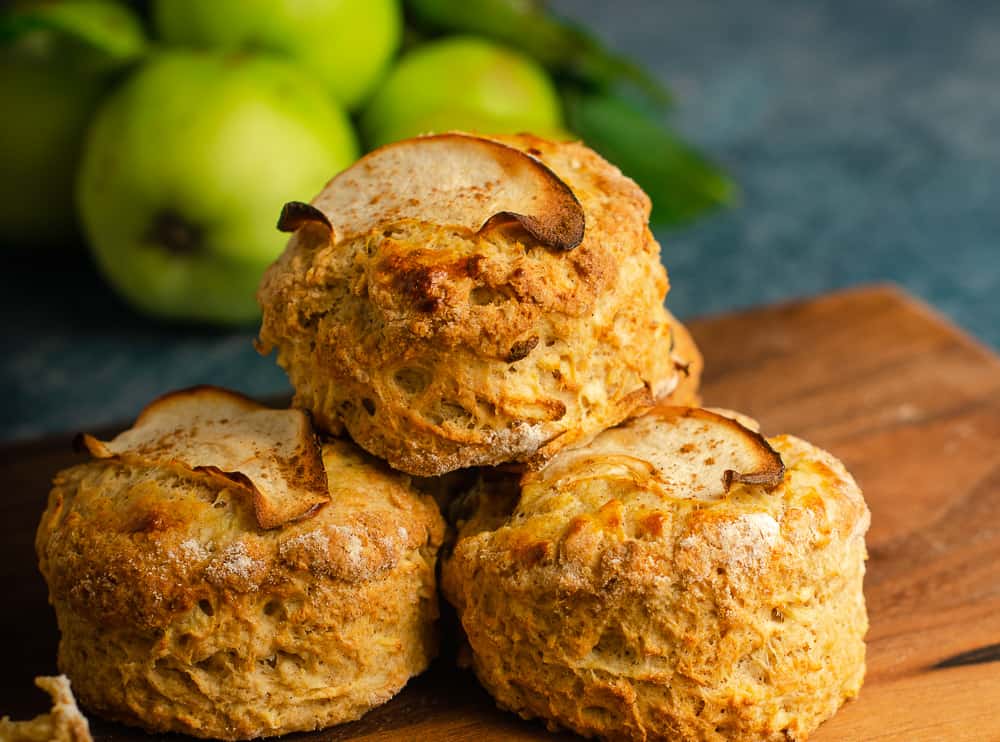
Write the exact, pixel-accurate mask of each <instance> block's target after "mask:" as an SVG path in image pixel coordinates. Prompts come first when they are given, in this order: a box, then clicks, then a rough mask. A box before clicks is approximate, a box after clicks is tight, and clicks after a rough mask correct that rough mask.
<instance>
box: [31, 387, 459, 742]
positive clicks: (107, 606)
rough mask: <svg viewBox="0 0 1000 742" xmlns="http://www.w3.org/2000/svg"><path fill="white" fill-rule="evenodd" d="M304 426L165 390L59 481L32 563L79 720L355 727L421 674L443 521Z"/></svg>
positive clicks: (344, 448)
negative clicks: (88, 714)
mask: <svg viewBox="0 0 1000 742" xmlns="http://www.w3.org/2000/svg"><path fill="white" fill-rule="evenodd" d="M303 420H305V421H306V422H308V417H307V415H306V414H305V413H303V412H302V411H299V410H271V409H268V408H263V407H261V406H260V405H257V404H256V403H254V402H252V401H250V400H247V399H245V398H242V397H239V396H237V395H233V394H231V393H226V392H222V391H220V390H213V389H205V388H202V389H196V390H189V391H186V392H179V393H175V394H173V395H169V396H168V397H165V398H163V399H161V400H158V401H157V402H155V403H153V404H152V405H151V406H150V407H148V408H147V409H146V410H145V411H144V412H143V414H142V415H141V416H140V418H139V419H138V420H137V422H136V425H135V426H134V427H133V428H132V429H131V430H130V431H126V432H125V433H123V434H122V435H120V436H118V437H117V438H116V439H114V440H113V441H110V442H107V443H102V442H100V441H96V440H95V439H93V438H88V439H86V440H85V443H86V445H87V447H88V448H90V450H91V452H92V453H93V454H94V456H95V457H96V458H95V460H92V461H90V462H88V463H84V464H81V465H78V466H75V467H73V468H71V469H67V470H65V471H63V472H61V473H60V474H58V476H57V477H56V479H55V483H54V487H53V489H52V492H51V495H50V497H49V503H48V508H47V509H46V511H45V513H44V515H43V517H42V520H41V524H40V526H39V529H38V534H37V539H36V547H37V551H38V556H39V561H40V567H41V571H42V574H43V575H44V576H45V579H46V581H47V582H48V585H49V595H50V601H51V603H52V605H53V606H54V608H55V612H56V618H57V620H58V624H59V629H60V632H61V640H60V643H59V667H60V669H61V671H62V672H64V673H66V674H67V675H69V676H70V678H72V680H73V688H74V690H75V691H76V693H77V696H78V698H79V699H80V702H81V704H82V705H83V706H84V707H86V708H88V709H91V710H93V711H94V712H96V713H99V714H100V715H102V716H105V717H108V718H110V719H114V720H118V721H122V722H125V723H127V724H134V725H137V726H141V727H144V728H145V729H147V730H150V731H157V732H168V731H171V732H182V733H185V734H190V735H194V736H198V737H211V738H219V739H249V738H255V737H260V736H272V735H278V734H284V733H287V732H292V731H298V730H312V729H318V728H322V727H326V726H329V725H332V724H336V723H339V722H344V721H348V720H352V719H356V718H358V717H360V716H361V715H362V714H364V713H365V712H366V711H368V710H369V709H371V708H372V707H374V706H376V705H378V704H381V703H383V702H384V701H386V700H388V699H389V698H390V697H392V696H393V695H395V694H396V693H397V692H398V691H399V690H400V689H401V688H402V687H403V686H404V685H405V684H406V682H407V680H408V679H409V678H410V677H411V676H413V675H416V674H417V673H419V672H421V671H422V670H423V669H424V668H425V667H426V666H427V664H428V663H429V661H430V659H431V658H432V657H433V655H434V654H435V652H436V637H435V630H434V622H435V620H436V617H437V599H436V594H435V574H434V572H435V560H436V553H437V548H438V546H439V544H440V541H441V538H442V535H443V522H442V519H441V516H440V514H439V512H438V510H437V507H436V506H435V505H434V503H433V501H432V500H431V499H430V498H429V497H427V496H421V495H418V494H416V492H415V491H414V490H413V489H412V488H411V486H410V484H409V479H408V477H406V476H404V475H400V474H397V473H395V472H391V471H390V470H389V469H388V468H387V467H386V466H385V465H384V463H382V462H380V461H378V460H376V459H373V458H372V457H370V456H369V455H367V454H365V453H364V452H362V451H361V450H360V449H358V448H357V447H355V446H354V445H353V444H351V443H350V442H347V441H343V440H331V441H328V442H326V443H324V444H323V445H322V449H321V450H320V447H319V445H318V444H317V442H316V439H315V437H314V436H313V434H312V432H311V430H308V429H303V428H302V421H303ZM295 431H298V432H297V433H296V432H295ZM290 433H292V434H295V435H297V436H299V437H298V438H297V439H296V440H294V441H290V440H289V439H288V436H289V434H290ZM317 467H318V470H319V471H320V472H321V473H322V474H323V478H322V485H321V486H320V488H319V490H316V489H315V487H316V486H317V484H316V481H315V480H314V478H313V475H312V472H313V471H314V470H316V468H317ZM317 500H318V502H317ZM276 515H280V517H275V516H276ZM262 522H263V524H266V527H265V525H262Z"/></svg>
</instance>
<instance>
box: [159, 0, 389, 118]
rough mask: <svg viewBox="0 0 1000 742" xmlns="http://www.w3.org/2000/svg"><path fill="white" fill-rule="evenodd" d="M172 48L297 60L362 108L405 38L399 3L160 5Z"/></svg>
mask: <svg viewBox="0 0 1000 742" xmlns="http://www.w3.org/2000/svg"><path fill="white" fill-rule="evenodd" d="M153 12H154V18H155V22H156V27H157V29H158V30H159V32H160V34H161V35H162V36H163V38H164V39H166V40H167V41H168V42H171V43H175V44H188V45H195V46H203V47H204V46H209V47H216V48H219V49H227V50H239V49H249V50H265V51H271V52H275V53H278V54H282V55H286V56H289V57H292V58H293V59H295V60H296V61H297V62H299V63H300V64H303V65H305V66H307V67H309V68H310V69H312V70H313V71H314V72H315V73H316V74H317V75H319V76H320V78H321V79H323V80H324V81H325V82H326V83H327V85H329V87H330V90H331V91H332V92H333V94H334V95H335V96H336V98H337V100H339V101H340V102H341V103H342V104H343V105H344V106H346V107H347V108H349V109H354V108H356V107H357V106H358V105H359V104H360V103H362V102H363V101H364V100H365V98H367V96H368V94H369V93H370V92H371V90H372V89H373V88H374V86H375V85H376V83H377V82H378V81H379V79H380V78H381V77H382V75H383V73H384V72H385V69H386V67H387V66H388V64H389V61H390V60H391V59H392V57H393V55H394V54H395V53H396V50H397V49H398V48H399V42H400V39H401V36H402V27H403V21H402V12H401V10H400V7H399V0H156V3H155V5H154V7H153Z"/></svg>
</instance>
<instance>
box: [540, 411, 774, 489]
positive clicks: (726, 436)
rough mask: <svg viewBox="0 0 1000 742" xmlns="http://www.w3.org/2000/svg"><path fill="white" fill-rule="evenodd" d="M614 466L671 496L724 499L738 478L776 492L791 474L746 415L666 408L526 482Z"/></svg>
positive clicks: (568, 454)
mask: <svg viewBox="0 0 1000 742" xmlns="http://www.w3.org/2000/svg"><path fill="white" fill-rule="evenodd" d="M732 414H735V413H732ZM740 418H743V416H742V415H741V416H740ZM744 419H745V420H746V422H748V423H754V421H752V420H750V419H749V418H744ZM609 468H610V469H620V470H622V471H623V472H628V475H629V476H640V477H643V478H646V477H648V478H649V479H650V480H652V481H655V482H657V483H658V484H659V487H658V489H660V490H661V491H662V492H663V493H664V494H667V495H669V496H672V497H680V498H695V499H702V500H713V499H717V498H719V497H722V496H724V495H725V494H726V493H727V492H729V490H730V489H731V488H732V487H733V486H734V485H736V484H738V483H740V484H748V485H759V486H762V487H764V488H765V489H772V488H774V487H776V486H777V485H778V484H780V483H781V481H782V478H783V477H784V473H785V467H784V465H783V464H782V461H781V456H779V455H778V452H777V451H775V450H774V449H773V448H772V447H771V445H770V444H769V443H768V442H767V439H766V438H764V436H762V435H761V434H760V433H759V432H757V431H756V430H752V429H751V427H749V426H748V425H746V424H744V422H743V421H741V420H740V419H734V418H733V417H730V416H727V415H723V414H719V413H718V412H713V411H710V410H705V409H700V408H697V407H667V406H660V407H655V408H653V409H652V410H650V411H649V412H648V413H646V414H645V415H642V416H641V417H637V418H633V419H632V420H628V421H626V422H625V423H623V424H621V425H619V426H618V427H616V428H611V429H610V430H605V431H604V432H603V433H600V434H599V435H598V436H597V437H596V438H594V440H592V441H591V442H590V443H589V444H587V445H586V446H581V447H579V448H574V449H568V450H566V451H563V452H561V453H559V454H557V455H556V456H555V457H554V458H553V459H552V460H551V461H550V462H549V464H548V466H546V467H545V468H544V469H542V470H540V471H536V472H529V473H527V474H526V475H525V477H524V480H523V484H527V483H529V482H539V483H545V482H547V481H555V480H564V479H566V478H572V479H576V478H578V477H586V476H592V475H593V474H594V473H595V472H597V471H600V472H602V473H603V475H606V474H607V470H608V469H609Z"/></svg>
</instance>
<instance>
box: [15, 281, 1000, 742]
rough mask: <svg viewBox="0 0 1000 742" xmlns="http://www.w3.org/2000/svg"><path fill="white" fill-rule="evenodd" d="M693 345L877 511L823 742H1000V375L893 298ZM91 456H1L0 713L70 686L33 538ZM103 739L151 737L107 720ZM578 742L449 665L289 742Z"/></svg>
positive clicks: (812, 306)
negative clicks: (828, 456) (861, 642)
mask: <svg viewBox="0 0 1000 742" xmlns="http://www.w3.org/2000/svg"><path fill="white" fill-rule="evenodd" d="M692 330H693V332H694V335H695V337H696V338H697V340H698V342H699V344H700V345H701V347H702V349H703V351H704V353H705V358H706V365H707V373H706V378H705V387H704V396H705V400H706V403H708V404H712V405H719V406H726V407H732V408H735V409H739V410H742V411H744V412H747V413H749V414H751V415H753V416H755V417H757V418H759V419H760V420H761V421H762V423H763V426H764V430H765V432H768V433H777V432H788V433H794V434H796V435H800V436H802V437H804V438H807V439H809V440H811V441H812V442H814V443H816V444H818V445H820V446H823V447H825V448H828V449H829V450H831V451H832V452H833V453H834V454H836V455H837V456H839V457H840V458H841V459H843V460H844V461H845V463H846V464H847V466H848V468H850V470H851V471H852V472H853V473H854V474H855V476H856V477H857V479H858V482H859V483H860V484H861V487H862V488H863V489H864V491H865V496H866V498H867V499H868V503H869V505H870V506H871V510H872V528H871V531H870V533H869V537H868V546H869V551H870V560H869V562H868V575H867V577H866V580H865V593H866V595H867V598H868V610H869V614H870V616H871V630H870V632H869V635H868V677H867V680H866V682H865V686H864V688H863V689H862V692H861V696H860V698H859V699H858V700H857V701H854V702H852V703H849V704H848V705H847V706H845V707H844V708H843V709H842V710H841V711H840V712H839V713H838V714H837V716H836V717H834V718H833V719H832V720H831V721H829V722H827V723H826V724H824V725H823V727H821V729H820V730H819V731H818V732H817V733H816V734H815V735H814V737H813V739H814V740H816V742H832V741H834V740H864V741H865V742H868V741H870V740H899V741H900V742H902V741H904V740H905V741H906V742H925V741H926V742H931V741H933V742H938V741H940V740H949V741H955V740H968V741H970V742H971V741H973V740H974V741H975V742H997V741H1000V709H998V708H997V707H998V705H1000V358H997V357H996V356H995V355H993V354H992V353H991V352H990V351H988V350H987V349H986V348H984V347H982V346H981V345H979V344H978V343H976V342H975V341H974V340H972V339H970V338H969V337H967V336H965V335H964V334H962V333H961V332H960V331H958V330H956V329H955V328H954V327H952V326H951V325H949V324H948V323H947V322H945V321H944V320H942V319H941V318H940V317H939V316H938V315H936V314H935V313H934V312H933V311H931V310H930V309H928V308H927V307H925V306H924V305H922V304H920V303H918V302H916V301H915V300H913V299H911V298H909V297H907V296H905V295H903V294H902V293H900V292H899V291H898V290H896V289H894V288H891V287H874V288H863V289H856V290H852V291H848V292H843V293H838V294H834V295H830V296H827V297H823V298H819V299H815V300H810V301H804V302H796V303H791V304H785V305H780V306H774V307H766V308H763V309H758V310H754V311H750V312H745V313H741V314H736V315H726V316H721V317H715V318H708V319H704V320H699V321H696V322H694V323H692ZM113 393H114V392H113V390H109V394H113ZM79 458H80V457H79V455H77V454H74V453H73V452H72V449H71V447H70V437H69V436H66V437H64V438H58V439H51V440H47V441H43V442H38V443H31V444H22V445H17V446H12V447H6V448H5V449H3V450H2V451H0V483H2V486H3V497H2V499H0V529H2V535H3V538H2V539H0V573H2V578H3V582H2V584H3V587H4V595H5V598H4V600H3V610H0V636H2V637H3V638H4V650H3V663H2V665H0V714H4V713H5V714H11V715H13V716H14V717H25V716H28V715H30V714H33V713H36V712H38V711H40V710H42V709H44V708H45V699H44V698H43V696H42V694H41V693H40V692H38V691H36V690H34V689H33V687H32V685H31V679H32V677H33V676H34V675H37V674H43V673H53V672H55V647H56V640H57V634H56V629H55V621H54V619H53V617H52V615H51V611H50V609H49V607H48V606H47V605H46V599H45V587H44V584H43V583H42V580H41V578H40V577H39V575H38V573H37V570H36V567H35V558H34V552H33V548H32V539H33V536H34V528H35V525H36V523H37V519H38V515H39V513H40V512H41V510H42V508H43V507H44V503H45V497H46V494H47V490H48V483H49V480H50V478H51V476H52V475H53V474H54V473H55V472H56V471H57V470H58V469H59V468H61V467H64V466H66V465H69V464H71V463H73V462H74V461H76V460H79ZM446 631H453V627H452V628H451V629H448V628H447V625H446ZM92 729H93V731H94V736H95V739H98V740H149V739H151V737H149V736H147V735H145V734H142V733H138V732H135V731H133V730H129V729H126V728H124V727H120V726H117V725H112V724H106V723H103V722H101V721H100V720H97V719H94V720H92ZM571 738H572V737H571V736H570V735H552V734H549V733H547V732H546V731H545V730H544V727H543V726H542V725H541V724H539V723H537V722H526V721H522V720H520V719H518V718H516V717H514V716H513V715H510V714H505V713H503V712H500V711H498V710H497V709H496V708H495V707H494V706H493V704H492V702H491V701H490V699H489V697H488V696H487V695H486V694H485V693H484V692H483V691H482V690H480V689H479V687H478V686H477V685H476V682H475V679H474V678H473V676H472V675H471V674H469V673H467V672H464V671H460V670H457V669H455V668H454V661H453V656H452V653H451V652H450V651H446V652H445V653H444V655H443V656H442V657H441V658H440V659H439V660H438V661H437V662H436V663H435V665H434V666H433V667H432V669H431V670H430V671H429V672H427V673H425V674H424V675H423V676H422V677H420V678H417V679H416V680H414V681H413V682H412V683H411V684H410V685H409V686H408V687H407V688H406V689H405V690H404V691H403V692H402V693H401V694H400V695H399V696H398V697H397V698H396V699H394V700H393V701H391V702H390V703H389V704H387V705H385V706H383V707H382V708H379V709H377V710H375V711H373V712H371V713H370V714H368V715H367V716H366V717H365V718H364V719H362V720H361V721H358V722H355V723H353V724H348V725H344V726H342V727H339V728H335V729H332V730H328V731H326V732H320V733H316V734H309V735H294V736H293V737H290V738H289V739H296V740H316V741H317V742H318V741H319V740H345V739H361V740H550V741H552V740H557V739H571ZM175 739H179V738H175Z"/></svg>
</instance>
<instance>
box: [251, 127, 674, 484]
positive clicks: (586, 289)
mask: <svg viewBox="0 0 1000 742" xmlns="http://www.w3.org/2000/svg"><path fill="white" fill-rule="evenodd" d="M494 141H496V142H500V143H502V144H503V145H506V146H509V147H511V148H515V149H516V150H519V151H521V152H523V153H525V154H526V155H527V157H528V158H530V159H532V160H537V161H538V162H540V163H543V164H544V166H545V168H547V169H548V170H550V171H551V172H553V173H554V174H555V175H556V176H558V178H559V179H560V180H561V181H562V182H564V183H565V184H566V186H568V188H569V189H570V190H571V192H572V194H573V197H574V198H575V199H576V200H577V201H578V202H579V205H580V207H581V208H582V211H583V214H584V217H585V225H586V226H585V231H584V234H583V237H582V240H581V241H580V242H579V244H578V245H577V246H576V247H573V248H572V249H563V248H560V247H553V246H552V245H551V244H546V243H545V242H543V241H542V240H541V239H539V238H538V237H537V236H536V235H533V234H532V232H531V231H530V230H528V229H526V228H524V225H523V224H521V223H518V222H517V221H516V220H513V221H512V220H501V221H500V222H499V223H496V224H493V225H492V226H491V227H490V228H489V229H485V230H481V229H472V228H469V227H468V226H467V225H456V224H451V223H447V224H442V223H438V222H436V221H434V219H433V218H430V217H428V218H426V219H421V218H416V217H414V216H407V217H405V218H398V219H393V220H391V221H387V222H384V223H381V224H379V226H377V227H374V228H372V229H369V230H368V231H367V232H364V233H363V234H356V235H347V236H345V237H344V238H342V239H341V238H338V236H337V227H336V224H337V215H336V214H335V213H332V212H331V213H330V214H328V216H329V220H330V222H331V223H332V224H333V229H332V231H331V230H329V229H325V228H324V227H323V226H322V225H316V224H306V225H304V226H302V227H301V228H299V229H298V231H297V232H296V234H295V235H294V236H293V238H292V239H291V241H290V243H289V246H288V248H287V249H286V251H285V253H284V254H283V255H282V257H281V258H280V259H279V260H278V261H277V262H276V263H275V264H274V265H273V266H272V267H271V268H270V269H269V270H268V271H267V273H266V274H265V277H264V279H263V282H262V284H261V289H260V292H259V295H258V298H259V300H260V303H261V305H262V308H263V323H262V327H261V332H260V339H261V344H262V348H263V349H264V350H269V349H270V348H272V347H276V348H277V349H278V362H279V363H280V364H281V365H282V366H283V367H284V368H285V369H286V371H287V372H288V374H289V377H290V378H291V381H292V384H293V386H294V387H295V390H296V404H298V405H301V406H303V407H305V408H307V409H309V410H310V411H311V412H312V413H313V415H314V418H315V420H316V422H317V424H318V425H320V426H321V427H324V428H327V429H330V430H333V431H338V430H340V429H341V428H342V427H346V429H347V430H348V432H349V433H350V434H351V436H352V438H354V440H355V441H357V442H358V443H359V444H360V445H362V446H363V447H364V448H366V449H368V450H369V451H371V452H372V453H375V454H376V455H378V456H381V457H383V458H386V459H387V460H388V461H389V463H390V464H392V465H393V466H394V467H395V468H398V469H401V470H403V471H407V472H409V473H412V474H419V475H436V474H441V473H444V472H446V471H450V470H453V469H456V468H460V467H465V466H472V465H487V464H498V463H502V462H507V461H525V462H529V463H534V464H539V463H541V462H542V461H544V460H545V459H547V458H548V457H549V456H551V455H552V454H553V453H555V451H557V450H559V449H560V448H562V447H564V446H567V445H570V444H572V443H573V442H576V441H580V440H585V439H586V438H588V437H590V436H592V435H594V434H595V433H596V432H598V431H599V430H601V429H603V428H605V427H607V426H609V425H613V424H615V423H617V422H619V421H620V420H622V419H624V418H625V417H627V416H628V415H629V414H632V413H634V412H636V411H637V410H639V409H642V408H644V407H647V406H649V405H650V404H652V403H653V401H654V399H658V398H661V397H663V396H664V395H666V394H668V393H669V392H670V391H671V390H672V389H673V388H674V386H675V385H676V383H677V369H676V366H675V359H673V358H672V357H671V351H670V348H671V320H670V318H668V316H667V314H666V312H665V310H664V309H663V306H662V302H663V299H664V296H665V295H666V291H667V287H668V284H667V278H666V272H665V270H664V269H663V267H662V265H661V264H660V261H659V246H658V245H657V243H656V241H655V240H654V239H653V236H652V234H651V233H650V231H649V228H648V226H647V222H648V218H649V213H650V203H649V199H648V198H647V197H646V195H645V194H644V193H643V192H642V191H641V190H640V189H639V188H638V186H636V185H635V183H634V182H632V181H631V180H629V179H628V178H626V177H625V176H623V175H622V174H621V173H620V171H618V169H617V168H615V167H613V166H612V165H610V164H609V163H607V162H606V161H605V160H603V159H602V158H600V157H599V156H598V155H597V154H596V153H594V152H593V151H592V150H590V149H588V148H587V147H585V146H583V145H582V144H579V143H555V142H549V141H546V140H542V139H539V138H537V137H533V136H528V135H518V136H511V137H496V138H494ZM369 157H371V156H369ZM364 162H365V160H364V159H363V160H362V161H361V162H360V163H359V164H358V165H357V166H355V167H356V168H358V167H363V165H364ZM353 171H354V168H352V169H351V170H348V171H346V172H345V173H344V174H342V175H340V176H338V179H340V180H343V179H345V178H351V177H355V176H356V174H355V173H354V172H353ZM338 179H335V180H334V181H333V182H332V183H331V186H333V185H334V184H336V183H337V182H338ZM387 187H391V188H399V187H405V184H403V185H402V186H401V185H400V184H387ZM420 197H421V194H414V198H415V199H419V198H420ZM324 203H325V200H324V196H323V195H322V194H321V195H320V197H319V198H317V199H316V201H314V205H315V206H316V207H318V208H319V209H321V210H322V208H323V206H324ZM511 210H512V211H513V210H515V209H511ZM524 210H528V211H530V205H529V208H527V209H524ZM450 221H455V220H450Z"/></svg>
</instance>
